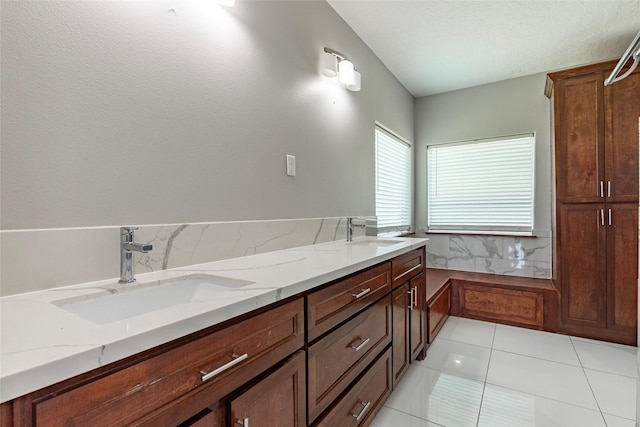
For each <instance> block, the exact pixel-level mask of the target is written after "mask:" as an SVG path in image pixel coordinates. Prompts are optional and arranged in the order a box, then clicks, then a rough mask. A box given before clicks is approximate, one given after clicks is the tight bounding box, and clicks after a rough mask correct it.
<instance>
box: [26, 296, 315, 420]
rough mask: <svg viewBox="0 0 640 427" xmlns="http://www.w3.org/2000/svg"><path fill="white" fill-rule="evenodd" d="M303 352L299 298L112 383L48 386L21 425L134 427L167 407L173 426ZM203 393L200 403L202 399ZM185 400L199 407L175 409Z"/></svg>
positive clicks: (109, 378) (109, 379)
mask: <svg viewBox="0 0 640 427" xmlns="http://www.w3.org/2000/svg"><path fill="white" fill-rule="evenodd" d="M303 345H304V309H303V299H302V298H299V299H297V300H294V301H292V302H290V303H287V304H285V305H282V306H279V307H276V308H273V309H272V310H269V311H266V312H264V313H261V314H258V315H256V316H254V317H251V318H249V319H247V320H244V321H241V322H239V323H236V324H234V325H231V326H229V327H227V328H225V329H222V330H220V331H218V332H214V333H212V334H210V335H207V336H205V337H203V338H199V339H196V340H194V341H191V342H188V343H186V344H184V345H181V346H179V347H177V348H174V349H172V350H168V351H166V352H163V353H161V354H159V355H157V356H155V357H152V358H150V359H148V360H144V361H141V362H139V363H135V364H133V365H132V366H129V367H127V368H124V369H121V370H119V371H116V372H114V373H111V374H110V375H106V376H103V377H98V378H93V379H92V380H91V381H89V382H85V383H84V384H80V385H76V386H72V387H69V388H65V387H62V388H61V389H57V390H56V389H55V386H54V388H53V389H50V390H49V392H48V393H46V394H44V395H41V396H38V397H36V398H34V399H33V400H32V403H31V405H32V407H33V411H32V415H33V420H31V422H30V423H26V424H32V425H39V426H48V425H69V426H71V425H72V426H97V425H109V426H121V425H129V424H132V423H134V422H136V423H138V424H140V423H142V422H137V420H141V419H143V418H144V417H146V416H148V414H150V413H152V412H153V411H155V410H158V409H159V408H161V407H162V406H163V405H167V404H171V405H174V406H175V408H176V410H175V411H173V412H171V411H169V412H171V417H170V418H165V419H167V422H171V423H172V424H173V425H177V424H180V423H181V422H183V421H185V420H188V419H190V418H191V417H192V416H194V415H196V414H198V413H199V412H201V411H202V410H204V409H205V408H206V407H207V406H208V404H210V403H211V402H215V401H216V400H217V399H218V398H221V397H223V396H224V395H225V394H227V393H229V392H231V391H232V390H234V389H236V388H237V387H239V386H241V385H243V384H245V383H247V382H248V381H249V380H251V379H252V378H253V377H255V376H256V375H258V374H260V373H262V372H264V371H265V370H267V369H268V368H269V367H271V366H273V365H274V364H276V363H278V362H279V361H281V360H283V359H284V358H286V357H287V356H289V355H290V354H292V353H293V352H295V351H296V350H298V349H300V348H302V347H303ZM205 389H206V399H203V398H202V396H203V393H200V392H201V391H204V390H205ZM184 395H189V396H191V395H193V396H194V398H195V399H196V400H197V398H196V396H198V398H200V399H201V400H202V402H203V406H202V407H198V406H197V405H192V404H183V405H181V406H180V405H179V403H180V402H183V399H182V398H183V396H184ZM28 398H29V396H27V399H28ZM205 401H206V404H205ZM183 403H184V402H183ZM187 403H189V402H187ZM163 412H164V411H163ZM157 419H162V417H160V418H157ZM156 425H157V424H156Z"/></svg>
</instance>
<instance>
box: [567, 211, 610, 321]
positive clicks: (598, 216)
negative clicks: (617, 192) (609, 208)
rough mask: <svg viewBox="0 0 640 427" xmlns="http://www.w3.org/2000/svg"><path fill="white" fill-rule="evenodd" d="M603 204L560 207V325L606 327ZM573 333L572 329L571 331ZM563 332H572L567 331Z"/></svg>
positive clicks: (604, 221) (604, 220)
mask: <svg viewBox="0 0 640 427" xmlns="http://www.w3.org/2000/svg"><path fill="white" fill-rule="evenodd" d="M604 210H605V205H604V204H563V205H561V207H560V217H561V221H560V225H561V229H560V230H559V232H560V236H559V237H560V239H559V242H558V244H559V245H561V250H560V251H559V253H560V266H559V271H560V288H561V293H562V301H561V319H562V323H563V326H565V327H566V326H569V327H572V326H573V327H578V328H583V327H597V328H605V327H606V297H607V295H606V289H607V280H606V271H607V270H606V262H607V260H606V252H605V251H606V246H605V245H606V228H605V227H606V226H605V225H604V224H605V223H606V220H607V218H605V217H606V215H605V212H604ZM574 330H575V329H574ZM567 332H570V333H572V331H571V330H567Z"/></svg>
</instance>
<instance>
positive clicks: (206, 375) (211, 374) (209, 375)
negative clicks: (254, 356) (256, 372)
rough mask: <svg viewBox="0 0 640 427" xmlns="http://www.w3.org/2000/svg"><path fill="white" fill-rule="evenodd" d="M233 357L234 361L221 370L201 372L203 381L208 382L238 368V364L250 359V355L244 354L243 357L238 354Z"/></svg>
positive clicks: (221, 367)
mask: <svg viewBox="0 0 640 427" xmlns="http://www.w3.org/2000/svg"><path fill="white" fill-rule="evenodd" d="M231 357H233V360H232V361H231V362H229V363H226V364H224V365H222V366H220V367H219V368H217V369H214V370H213V371H211V372H205V371H200V373H201V374H202V381H203V382H204V381H207V380H209V379H211V378H213V377H215V376H216V375H218V374H220V373H222V372H224V371H226V370H227V369H229V368H232V367H234V366H236V365H237V364H238V363H240V362H242V361H243V360H244V359H246V358H247V357H249V355H248V354H247V353H245V354H243V355H242V356H238V355H237V354H234V355H233V356H231Z"/></svg>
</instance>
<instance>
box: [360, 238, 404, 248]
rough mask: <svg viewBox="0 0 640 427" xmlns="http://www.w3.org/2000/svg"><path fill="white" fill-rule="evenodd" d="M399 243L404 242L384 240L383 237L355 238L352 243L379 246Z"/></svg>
mask: <svg viewBox="0 0 640 427" xmlns="http://www.w3.org/2000/svg"><path fill="white" fill-rule="evenodd" d="M398 243H402V242H399V241H397V240H383V239H367V240H354V241H353V242H351V244H352V245H357V246H379V247H384V246H391V245H397V244H398Z"/></svg>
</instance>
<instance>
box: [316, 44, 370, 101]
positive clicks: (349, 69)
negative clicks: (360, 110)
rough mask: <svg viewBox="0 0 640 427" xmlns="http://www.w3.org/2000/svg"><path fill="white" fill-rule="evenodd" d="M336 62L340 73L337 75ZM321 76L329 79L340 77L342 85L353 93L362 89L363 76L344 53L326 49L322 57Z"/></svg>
mask: <svg viewBox="0 0 640 427" xmlns="http://www.w3.org/2000/svg"><path fill="white" fill-rule="evenodd" d="M336 62H337V65H338V72H337V73H336ZM320 74H322V75H324V76H327V77H335V76H336V74H337V75H338V80H340V83H342V84H344V85H345V86H346V88H347V89H348V90H350V91H352V92H358V91H359V90H360V88H361V81H362V76H361V75H360V73H359V72H357V71H356V69H355V67H354V65H353V62H351V61H350V60H349V58H347V57H346V56H345V55H344V54H343V53H340V52H338V51H337V50H333V49H330V48H328V47H325V48H324V50H323V52H322V54H321V55H320Z"/></svg>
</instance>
